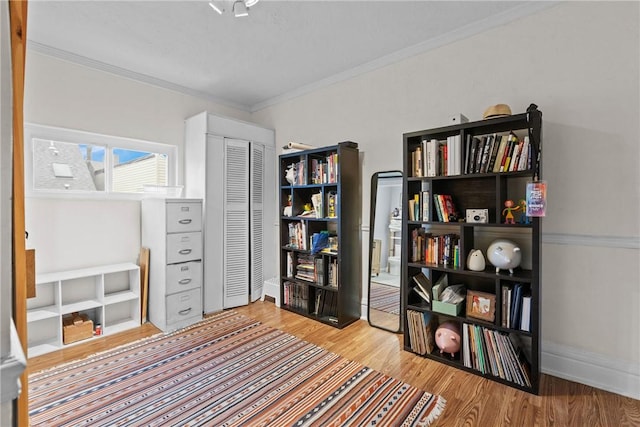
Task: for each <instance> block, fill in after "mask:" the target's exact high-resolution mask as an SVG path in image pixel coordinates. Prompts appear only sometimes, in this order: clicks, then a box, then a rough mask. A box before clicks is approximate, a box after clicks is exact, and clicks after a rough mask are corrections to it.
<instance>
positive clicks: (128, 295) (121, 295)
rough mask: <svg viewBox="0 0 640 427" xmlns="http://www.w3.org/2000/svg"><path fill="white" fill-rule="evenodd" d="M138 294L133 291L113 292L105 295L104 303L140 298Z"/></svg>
mask: <svg viewBox="0 0 640 427" xmlns="http://www.w3.org/2000/svg"><path fill="white" fill-rule="evenodd" d="M138 298H139V297H138V294H136V293H135V292H132V291H122V292H113V293H110V294H109V295H105V296H104V305H110V304H117V303H119V302H124V301H134V300H138Z"/></svg>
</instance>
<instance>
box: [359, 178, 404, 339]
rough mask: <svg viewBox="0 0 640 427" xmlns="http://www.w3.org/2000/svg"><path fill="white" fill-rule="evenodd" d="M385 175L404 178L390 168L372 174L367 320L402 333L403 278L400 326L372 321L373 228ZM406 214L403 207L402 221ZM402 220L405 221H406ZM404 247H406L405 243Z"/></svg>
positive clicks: (400, 295) (400, 299)
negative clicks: (382, 180) (380, 187)
mask: <svg viewBox="0 0 640 427" xmlns="http://www.w3.org/2000/svg"><path fill="white" fill-rule="evenodd" d="M384 177H388V178H402V177H403V174H402V171H399V170H388V171H379V172H375V173H374V174H373V175H371V202H370V205H369V269H368V271H367V274H368V275H369V277H368V278H367V322H368V323H369V325H370V326H372V327H374V328H379V329H383V330H385V331H389V332H394V333H402V331H403V325H404V322H403V320H402V318H403V312H404V310H403V297H402V295H403V291H402V280H400V292H399V295H398V298H399V301H398V305H399V307H400V313H399V314H398V328H397V329H389V328H385V327H383V326H379V325H374V324H372V323H371V261H372V260H373V240H374V239H373V237H374V236H373V230H374V228H375V219H376V203H377V197H378V179H379V178H384ZM402 200H404V198H402ZM404 214H405V213H404V209H402V217H401V218H400V219H401V221H402V220H403V216H404ZM402 222H403V223H404V221H402ZM403 247H404V243H403Z"/></svg>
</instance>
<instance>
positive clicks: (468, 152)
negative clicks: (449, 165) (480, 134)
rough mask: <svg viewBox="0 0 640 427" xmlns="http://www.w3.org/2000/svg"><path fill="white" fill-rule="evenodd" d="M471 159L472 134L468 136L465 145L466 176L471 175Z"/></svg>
mask: <svg viewBox="0 0 640 427" xmlns="http://www.w3.org/2000/svg"><path fill="white" fill-rule="evenodd" d="M470 158H471V134H467V140H466V141H465V144H464V174H465V175H467V174H468V173H469V159H470Z"/></svg>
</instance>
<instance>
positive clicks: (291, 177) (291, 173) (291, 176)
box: [284, 164, 296, 185]
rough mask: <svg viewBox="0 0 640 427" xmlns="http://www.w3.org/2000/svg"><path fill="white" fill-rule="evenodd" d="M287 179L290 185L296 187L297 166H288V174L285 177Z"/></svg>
mask: <svg viewBox="0 0 640 427" xmlns="http://www.w3.org/2000/svg"><path fill="white" fill-rule="evenodd" d="M284 177H285V179H286V180H287V181H289V184H291V185H294V184H295V182H296V165H294V164H291V165H289V166H287V172H286V173H285V175H284Z"/></svg>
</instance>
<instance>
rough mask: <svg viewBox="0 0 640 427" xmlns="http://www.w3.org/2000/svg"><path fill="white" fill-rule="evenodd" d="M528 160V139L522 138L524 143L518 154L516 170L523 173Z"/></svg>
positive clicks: (526, 137)
mask: <svg viewBox="0 0 640 427" xmlns="http://www.w3.org/2000/svg"><path fill="white" fill-rule="evenodd" d="M528 160H529V137H528V136H525V137H524V143H523V144H522V152H521V154H520V159H519V160H518V168H517V169H516V170H519V171H523V170H527V163H528Z"/></svg>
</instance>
